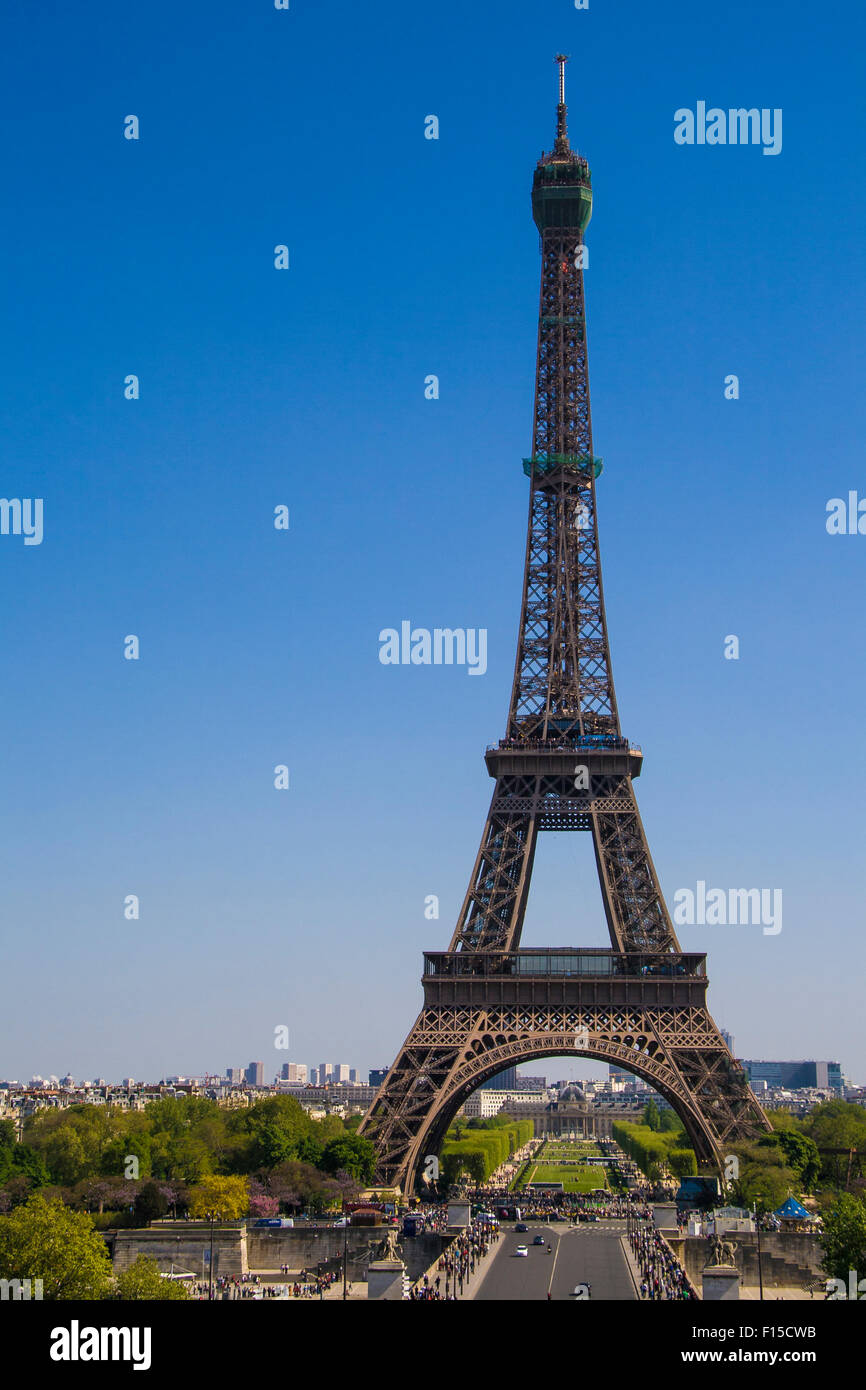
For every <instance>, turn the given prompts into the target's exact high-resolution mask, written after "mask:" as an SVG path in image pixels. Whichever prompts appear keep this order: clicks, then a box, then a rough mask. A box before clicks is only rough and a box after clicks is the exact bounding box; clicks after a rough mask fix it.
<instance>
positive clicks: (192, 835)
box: [0, 0, 866, 1081]
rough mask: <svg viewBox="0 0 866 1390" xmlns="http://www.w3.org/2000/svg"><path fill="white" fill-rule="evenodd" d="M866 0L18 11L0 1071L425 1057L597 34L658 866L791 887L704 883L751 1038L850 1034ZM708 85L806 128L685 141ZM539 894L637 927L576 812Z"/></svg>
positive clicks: (854, 1039) (618, 472)
mask: <svg viewBox="0 0 866 1390" xmlns="http://www.w3.org/2000/svg"><path fill="white" fill-rule="evenodd" d="M864 28H866V23H864V17H863V9H862V6H860V5H855V4H853V3H827V4H823V5H821V6H814V7H812V6H810V7H799V8H796V7H795V8H794V9H793V10H792V8H791V7H790V6H789V5H783V4H781V3H771V4H765V5H762V6H760V7H758V8H757V9H756V8H755V7H754V6H753V5H749V4H746V3H737V0H735V3H730V4H727V5H725V6H724V7H722V6H709V5H701V6H683V5H678V4H677V5H675V4H672V3H662V4H654V5H646V4H638V3H634V0H632V3H629V4H622V3H618V4H613V3H610V0H591V7H590V9H589V11H586V12H579V11H576V10H575V9H574V7H573V5H572V4H571V3H570V0H557V2H556V3H551V2H550V0H545V3H543V4H537V5H529V4H516V3H513V2H512V3H499V4H496V5H493V4H489V3H479V4H475V5H471V6H469V5H465V4H460V5H457V4H455V3H453V2H452V0H441V3H439V4H437V5H435V6H406V5H405V4H398V3H396V0H383V3H379V4H366V5H356V4H348V3H346V2H345V0H341V2H340V3H334V4H330V5H322V4H321V3H318V4H313V3H311V2H310V0H292V6H291V9H290V11H288V12H277V11H275V10H274V9H273V7H272V5H270V4H269V3H268V2H267V0H245V3H243V4H241V3H239V2H238V3H226V0H211V3H204V0H185V2H184V4H182V5H178V4H176V3H167V0H152V2H151V3H150V4H148V5H147V6H144V7H142V6H122V5H112V6H107V5H104V6H96V5H92V4H91V5H84V6H71V5H68V4H61V3H59V2H58V3H45V4H40V5H38V6H35V7H34V6H24V7H20V8H18V9H11V10H9V11H8V12H7V14H6V16H5V18H4V21H3V44H2V50H3V52H2V59H0V63H2V83H0V94H2V95H0V102H2V137H0V138H2V146H3V165H4V177H3V180H2V186H0V196H2V201H3V209H2V225H3V231H2V245H3V272H2V275H0V284H2V301H3V302H2V309H3V321H4V325H5V327H4V332H3V335H2V352H3V361H2V372H0V390H2V428H3V438H4V451H3V467H2V473H0V492H2V494H3V495H5V496H7V497H43V498H44V500H45V538H44V541H43V543H42V545H41V546H32V547H24V546H23V544H22V541H21V538H15V537H11V536H0V583H2V594H3V602H2V610H0V611H2V618H0V621H2V647H0V651H2V682H0V700H2V715H3V730H4V735H3V739H2V758H0V857H2V889H0V912H2V924H3V951H2V975H3V985H2V998H3V1005H2V1021H0V1076H7V1077H21V1078H27V1077H29V1076H30V1074H31V1073H32V1072H34V1071H35V1072H41V1073H43V1074H46V1075H47V1074H48V1073H49V1072H57V1073H60V1074H62V1073H63V1072H64V1071H66V1070H71V1071H72V1072H73V1074H74V1075H76V1076H94V1075H97V1074H101V1075H105V1076H107V1077H109V1078H119V1077H120V1076H123V1075H128V1074H132V1075H135V1076H140V1077H148V1078H153V1077H157V1076H158V1075H160V1074H162V1073H163V1072H192V1073H195V1072H198V1071H202V1070H204V1069H205V1068H208V1069H214V1070H221V1069H223V1068H224V1067H226V1066H228V1065H238V1064H240V1063H246V1062H247V1061H249V1060H250V1059H251V1058H256V1059H259V1058H261V1059H263V1060H264V1061H265V1065H266V1074H270V1073H271V1066H272V1063H273V1066H274V1067H276V1065H278V1064H279V1063H280V1062H281V1061H283V1060H285V1058H286V1056H287V1055H288V1056H289V1057H290V1058H292V1059H297V1060H299V1061H306V1062H308V1063H313V1062H318V1061H319V1060H321V1059H328V1060H334V1061H337V1060H345V1061H348V1062H350V1063H352V1064H353V1065H358V1066H360V1067H362V1068H364V1069H366V1068H367V1067H369V1066H379V1065H384V1064H387V1063H389V1062H390V1061H391V1060H392V1059H393V1056H394V1054H395V1052H396V1050H397V1048H398V1047H399V1045H400V1043H401V1042H402V1040H403V1038H404V1036H405V1034H406V1032H407V1030H408V1027H409V1025H410V1024H411V1022H412V1021H413V1019H414V1017H415V1014H416V1012H417V1008H418V1005H419V1003H420V986H419V975H420V967H421V953H422V950H423V949H424V948H428V949H444V948H445V946H446V945H447V942H448V939H449V937H450V934H451V931H452V929H453V924H454V919H455V915H456V912H457V910H458V907H459V904H460V901H461V899H462V896H463V893H464V891H465V888H466V883H467V879H468V875H469V873H470V870H471V867H472V863H473V859H474V856H475V852H476V848H477V843H478V838H479V835H480V833H481V829H482V826H483V822H484V816H485V813H486V809H487V805H488V800H489V795H490V789H491V784H490V782H489V779H488V777H487V775H486V771H485V768H484V764H483V761H482V756H481V755H482V750H483V747H484V745H485V744H486V743H487V742H490V741H493V740H494V739H496V738H498V737H499V736H500V734H501V733H502V732H503V727H504V720H505V713H506V708H507V699H508V691H509V685H510V679H511V672H512V664H513V658H514V643H515V638H516V628H517V619H518V613H519V599H520V585H521V569H522V563H523V548H524V536H525V525H526V504H527V482H526V479H525V477H524V475H523V472H522V469H521V462H520V461H521V457H522V456H523V455H524V454H526V453H527V452H528V449H529V445H530V432H531V413H532V395H533V372H534V356H535V332H536V314H537V294H538V275H539V257H538V238H537V234H536V231H535V228H534V226H533V224H532V221H531V216H530V208H529V188H530V183H531V176H532V170H533V166H534V163H535V161H536V159H537V158H538V156H539V154H540V152H541V150H542V148H549V147H550V144H551V140H552V136H553V131H554V115H555V99H556V98H555V68H554V65H553V62H552V57H553V55H554V53H555V52H556V51H557V50H559V49H564V50H565V51H566V52H567V53H570V54H571V55H572V61H571V63H570V66H569V129H570V133H571V136H572V142H573V143H574V144H575V145H576V146H578V147H579V148H580V149H581V150H582V151H583V152H585V153H586V154H587V155H588V157H589V159H590V163H591V165H592V170H593V188H594V195H595V207H594V215H593V220H592V224H591V226H590V230H589V235H588V243H589V247H590V267H589V270H588V271H587V305H588V314H589V346H590V364H591V381H592V399H593V421H594V429H595V445H596V452H597V453H598V454H600V455H602V456H603V457H604V459H605V472H604V475H603V477H602V480H601V483H600V486H599V515H600V526H601V541H602V554H603V559H604V573H605V588H606V597H607V603H608V620H609V626H610V634H611V641H612V646H613V658H614V670H615V676H616V682H617V693H618V697H619V702H620V710H621V715H622V722H623V729H624V732H625V733H626V734H627V735H628V736H629V737H630V738H632V739H633V740H635V741H637V742H640V743H641V744H642V745H643V749H644V755H645V764H644V774H643V776H642V777H641V779H640V782H639V783H638V784H637V789H638V795H639V800H640V805H641V810H642V814H643V818H644V822H645V825H646V828H647V832H648V835H649V839H650V844H651V847H652V850H653V854H654V857H655V860H656V864H657V867H658V870H659V874H660V877H661V881H662V884H663V887H664V889H665V891H666V893H667V895H668V899H669V901H670V900H671V899H672V897H673V894H674V892H675V891H676V890H677V889H678V888H680V887H689V886H691V887H693V886H694V885H695V883H696V881H697V880H698V879H703V880H705V881H706V882H707V883H708V884H709V885H711V886H720V887H724V888H727V887H752V886H761V887H768V888H774V887H775V888H781V889H782V890H783V893H784V925H783V930H782V932H781V934H780V935H778V936H775V937H769V936H764V935H763V934H762V933H761V931H760V928H757V927H742V926H741V927H703V928H699V927H694V928H684V929H682V932H681V938H682V941H683V945H684V947H685V948H686V949H690V950H704V949H706V950H708V951H709V953H710V975H711V988H710V1002H711V1006H712V1009H713V1012H714V1014H715V1016H716V1019H717V1021H718V1022H719V1023H720V1024H721V1025H722V1026H724V1027H727V1028H729V1029H731V1031H732V1032H733V1033H734V1035H735V1038H736V1048H737V1052H738V1053H739V1055H741V1056H758V1057H760V1056H763V1057H801V1056H806V1057H819V1058H832V1059H838V1060H840V1061H841V1062H842V1063H843V1066H844V1068H845V1069H846V1071H848V1072H849V1073H850V1074H851V1075H852V1076H854V1077H855V1078H857V1079H859V1080H861V1081H862V1080H866V1041H864V1035H863V1027H862V1021H861V1020H862V979H863V974H864V964H866V945H864V939H866V933H864V905H863V878H864V871H866V864H864V860H866V856H864V849H863V846H864V812H863V792H862V788H863V773H864V763H866V738H864V734H863V708H864V683H866V682H864V675H866V670H864V644H863V597H864V573H866V536H853V537H852V536H845V537H831V536H829V535H828V534H827V532H826V529H825V507H826V503H827V500H828V499H829V498H831V497H834V496H846V495H847V493H848V491H849V490H850V489H859V492H860V495H861V496H863V495H866V469H864V465H863V438H864V435H866V421H864V406H863V391H862V379H863V372H864V362H863V322H864V302H863V301H864V293H863V275H862V240H863V226H864V220H866V207H864V203H866V191H864V190H866V181H864V177H863V175H864V165H863V134H862V131H863V115H864V112H863V95H862V94H863V83H862V53H863V48H864V39H866V34H864ZM698 100H705V101H706V102H707V103H708V105H718V106H721V107H723V108H727V107H729V106H757V107H770V108H776V107H780V108H782V110H783V113H784V116H783V149H782V153H781V154H780V155H778V156H777V157H766V156H763V155H762V154H761V151H760V149H758V148H752V147H746V148H741V147H718V148H711V147H703V148H701V147H692V148H688V147H680V146H678V145H676V144H675V143H674V139H673V129H674V119H673V117H674V111H675V110H676V109H677V108H679V107H683V106H691V107H694V105H695V103H696V102H697V101H698ZM129 113H135V114H136V115H138V116H139V119H140V122H141V138H140V140H139V141H138V142H129V141H126V140H125V139H124V138H123V119H124V117H125V116H126V115H127V114H129ZM431 113H433V114H436V115H438V116H439V119H440V123H441V127H440V139H439V140H438V142H433V141H427V140H425V139H424V138H423V130H424V117H425V116H426V115H428V114H431ZM283 242H284V243H286V244H288V246H289V247H290V253H291V268H290V270H288V271H286V272H278V271H276V270H275V269H274V268H273V248H274V246H275V245H276V244H277V243H283ZM131 372H134V373H136V374H138V375H139V377H140V379H141V399H140V400H139V401H137V402H129V401H126V400H125V399H124V396H123V380H124V377H125V376H126V375H127V373H131ZM729 372H735V373H737V374H738V375H739V378H740V389H741V397H740V399H739V400H738V401H735V402H732V401H726V400H725V399H724V397H723V380H724V377H725V375H726V374H727V373H729ZM428 373H436V374H438V375H439V377H440V381H441V396H440V399H439V400H438V401H427V400H425V398H424V378H425V376H426V375H427V374H428ZM279 503H285V504H287V505H288V506H289V507H290V509H291V529H290V531H289V532H288V533H280V532H276V531H275V530H274V529H273V526H272V515H273V508H274V507H275V506H276V505H277V504H279ZM404 618H408V619H410V620H411V621H412V622H413V623H414V624H415V625H423V626H427V627H431V628H432V627H435V626H451V627H485V628H486V629H487V630H488V634H489V665H488V671H487V674H486V675H485V676H484V677H483V678H469V677H468V676H467V673H466V671H465V670H463V669H460V668H454V667H452V668H430V667H397V668H394V667H385V666H382V665H381V664H380V663H379V661H378V640H377V638H378V633H379V630H380V629H381V628H384V627H389V626H399V623H400V621H401V620H402V619H404ZM127 633H136V634H137V635H138V636H139V637H140V640H141V660H140V661H138V662H127V661H125V660H124V659H123V655H122V646H123V638H124V636H125V635H126V634H127ZM728 633H736V634H738V635H739V637H740V641H741V658H740V660H739V661H738V662H730V661H725V660H724V659H723V655H722V650H723V640H724V637H725V635H726V634H728ZM278 763H286V764H288V766H289V767H290V770H291V788H290V790H289V791H287V792H277V791H275V790H274V787H273V768H274V766H275V764H278ZM129 893H136V894H138V895H139V897H140V900H141V918H140V920H139V921H138V922H128V921H126V920H125V919H124V915H123V901H124V897H125V895H126V894H129ZM432 893H435V894H438V895H439V897H440V900H441V917H440V919H439V921H438V922H436V921H433V922H431V921H427V920H425V918H424V899H425V896H426V895H427V894H432ZM542 943H544V944H550V945H567V944H572V943H580V944H585V945H589V944H599V945H601V944H606V932H605V927H604V918H603V913H602V908H601V899H600V894H599V890H598V885H597V881H596V874H595V868H594V863H593V858H592V853H591V842H590V840H589V837H587V836H571V837H569V836H557V837H551V836H548V837H546V838H543V839H542V841H541V844H540V848H539V853H538V856H537V859H536V871H535V875H534V883H533V891H532V895H531V900H530V908H529V914H528V919H527V928H526V931H525V934H524V944H526V945H532V944H542ZM283 1023H284V1024H287V1025H288V1026H289V1029H290V1033H291V1047H290V1050H289V1052H288V1054H286V1053H285V1052H283V1053H280V1052H275V1051H274V1048H273V1030H274V1027H275V1026H276V1025H278V1024H283ZM544 1069H545V1068H544V1067H541V1066H535V1067H533V1068H531V1070H544ZM546 1069H547V1071H548V1073H549V1074H551V1075H553V1074H556V1075H562V1074H565V1067H564V1064H561V1063H548V1064H547V1066H546ZM575 1069H576V1071H577V1072H578V1074H580V1073H581V1072H586V1071H588V1068H587V1065H586V1064H585V1063H583V1064H580V1063H578V1064H577V1066H576V1068H575Z"/></svg>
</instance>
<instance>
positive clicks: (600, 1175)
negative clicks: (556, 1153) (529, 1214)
mask: <svg viewBox="0 0 866 1390" xmlns="http://www.w3.org/2000/svg"><path fill="white" fill-rule="evenodd" d="M530 1182H561V1183H562V1186H563V1188H564V1190H565V1191H566V1192H591V1191H592V1189H593V1188H594V1187H607V1181H606V1179H605V1175H604V1169H603V1168H601V1167H598V1168H596V1167H592V1168H589V1167H580V1168H573V1167H568V1168H565V1167H561V1166H560V1165H559V1164H556V1163H535V1164H532V1165H531V1166H530V1168H529V1170H528V1172H527V1174H526V1177H525V1179H523V1184H524V1185H525V1184H526V1183H530Z"/></svg>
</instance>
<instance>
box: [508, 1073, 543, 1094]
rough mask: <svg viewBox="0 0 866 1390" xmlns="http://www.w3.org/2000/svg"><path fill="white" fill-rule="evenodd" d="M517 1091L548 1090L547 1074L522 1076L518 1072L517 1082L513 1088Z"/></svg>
mask: <svg viewBox="0 0 866 1390" xmlns="http://www.w3.org/2000/svg"><path fill="white" fill-rule="evenodd" d="M513 1089H514V1090H515V1091H546V1090H547V1077H546V1076H521V1075H520V1073H519V1072H518V1074H517V1083H516V1085H515V1086H514V1088H513Z"/></svg>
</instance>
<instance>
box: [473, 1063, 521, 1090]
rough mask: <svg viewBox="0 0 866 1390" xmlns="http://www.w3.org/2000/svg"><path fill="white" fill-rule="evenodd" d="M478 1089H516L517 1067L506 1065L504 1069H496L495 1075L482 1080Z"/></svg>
mask: <svg viewBox="0 0 866 1390" xmlns="http://www.w3.org/2000/svg"><path fill="white" fill-rule="evenodd" d="M479 1089H480V1090H482V1091H516V1090H517V1068H516V1067H506V1068H505V1071H498V1072H497V1073H496V1075H495V1076H491V1078H490V1080H489V1081H482V1083H481V1086H480V1087H479Z"/></svg>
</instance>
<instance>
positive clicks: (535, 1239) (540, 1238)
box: [532, 1236, 544, 1245]
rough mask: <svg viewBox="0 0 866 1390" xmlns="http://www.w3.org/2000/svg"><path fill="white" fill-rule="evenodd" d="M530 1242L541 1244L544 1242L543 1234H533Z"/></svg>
mask: <svg viewBox="0 0 866 1390" xmlns="http://www.w3.org/2000/svg"><path fill="white" fill-rule="evenodd" d="M532 1244H533V1245H543V1244H544V1236H535V1238H534V1239H533V1242H532Z"/></svg>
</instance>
